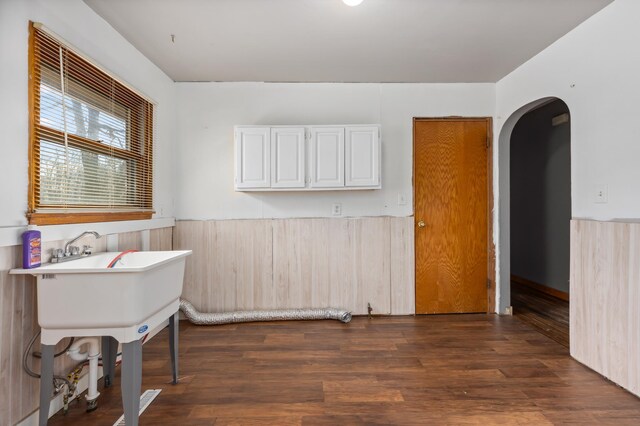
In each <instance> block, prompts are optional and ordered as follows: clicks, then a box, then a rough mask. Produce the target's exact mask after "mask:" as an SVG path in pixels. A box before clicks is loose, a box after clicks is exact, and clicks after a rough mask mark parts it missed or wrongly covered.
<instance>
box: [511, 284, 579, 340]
mask: <svg viewBox="0 0 640 426" xmlns="http://www.w3.org/2000/svg"><path fill="white" fill-rule="evenodd" d="M511 306H513V315H514V316H515V317H516V318H518V319H520V320H522V321H524V322H526V323H527V324H529V325H531V326H532V327H534V328H535V329H536V330H538V331H539V332H540V333H542V334H544V335H545V336H547V337H549V338H551V339H553V340H555V341H556V342H558V343H560V344H561V345H562V346H564V347H566V348H568V347H569V302H566V301H564V300H562V299H558V298H557V297H553V296H550V295H548V294H546V293H543V292H541V291H538V290H535V289H533V288H531V287H527V286H525V285H522V284H518V283H516V282H513V281H512V282H511Z"/></svg>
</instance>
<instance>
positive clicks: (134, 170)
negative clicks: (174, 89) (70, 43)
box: [30, 25, 153, 217]
mask: <svg viewBox="0 0 640 426" xmlns="http://www.w3.org/2000/svg"><path fill="white" fill-rule="evenodd" d="M31 49H32V55H31V61H32V64H31V75H30V84H31V88H30V95H31V102H32V111H31V115H32V116H31V125H32V129H31V144H32V147H31V148H32V152H31V157H32V158H31V185H30V187H31V197H30V204H31V206H30V213H31V214H32V215H33V214H35V215H34V216H36V217H37V216H38V215H40V214H54V213H66V214H69V213H81V212H148V213H149V216H150V213H151V210H152V203H153V199H152V193H153V191H152V185H153V175H152V165H153V105H152V104H151V103H150V102H149V101H148V100H146V99H145V98H143V97H141V96H140V95H138V94H137V93H135V92H133V91H132V90H131V89H129V88H127V87H126V86H125V85H124V84H122V83H120V82H119V81H118V80H116V79H115V78H113V77H111V76H110V75H108V74H107V73H105V72H103V71H102V70H100V69H98V68H97V67H96V66H94V65H93V64H91V63H90V62H88V61H87V60H85V59H83V58H82V57H80V56H79V55H78V54H76V53H74V52H73V51H72V50H70V49H69V48H68V47H66V46H65V45H64V44H62V43H61V42H59V41H58V40H56V39H55V38H54V37H52V36H51V35H49V34H48V33H47V32H45V31H43V30H41V29H39V28H36V27H35V26H33V25H32V26H31Z"/></svg>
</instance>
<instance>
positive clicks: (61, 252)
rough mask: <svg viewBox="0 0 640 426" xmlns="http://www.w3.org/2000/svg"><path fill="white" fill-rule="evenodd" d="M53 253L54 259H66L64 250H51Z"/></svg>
mask: <svg viewBox="0 0 640 426" xmlns="http://www.w3.org/2000/svg"><path fill="white" fill-rule="evenodd" d="M51 251H52V253H51V256H53V257H55V258H57V259H60V258H62V257H64V250H62V249H60V248H59V249H51Z"/></svg>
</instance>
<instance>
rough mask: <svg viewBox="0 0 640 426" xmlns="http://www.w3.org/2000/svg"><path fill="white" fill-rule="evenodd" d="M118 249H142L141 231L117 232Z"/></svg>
mask: <svg viewBox="0 0 640 426" xmlns="http://www.w3.org/2000/svg"><path fill="white" fill-rule="evenodd" d="M118 250H120V251H125V250H142V233H141V232H140V231H134V232H123V233H122V234H118Z"/></svg>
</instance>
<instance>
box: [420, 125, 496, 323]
mask: <svg viewBox="0 0 640 426" xmlns="http://www.w3.org/2000/svg"><path fill="white" fill-rule="evenodd" d="M420 121H465V122H466V121H484V122H486V123H487V145H488V146H487V313H495V312H496V266H495V265H496V245H495V242H494V237H493V220H494V215H495V209H494V199H493V118H492V117H462V116H448V117H414V118H413V124H412V125H413V129H412V137H413V142H412V152H411V155H412V157H413V158H412V168H411V186H412V191H413V206H412V208H413V215H412V217H413V221H414V224H413V227H414V230H415V226H416V225H415V213H416V185H415V176H416V123H417V122H420ZM415 247H416V239H415V232H414V237H413V248H414V250H413V268H414V274H413V276H414V277H415V276H416V267H417V263H416V250H415ZM416 287H417V281H416V280H415V278H414V282H413V289H414V292H415V290H416ZM414 300H415V297H414ZM414 303H415V302H414Z"/></svg>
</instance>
